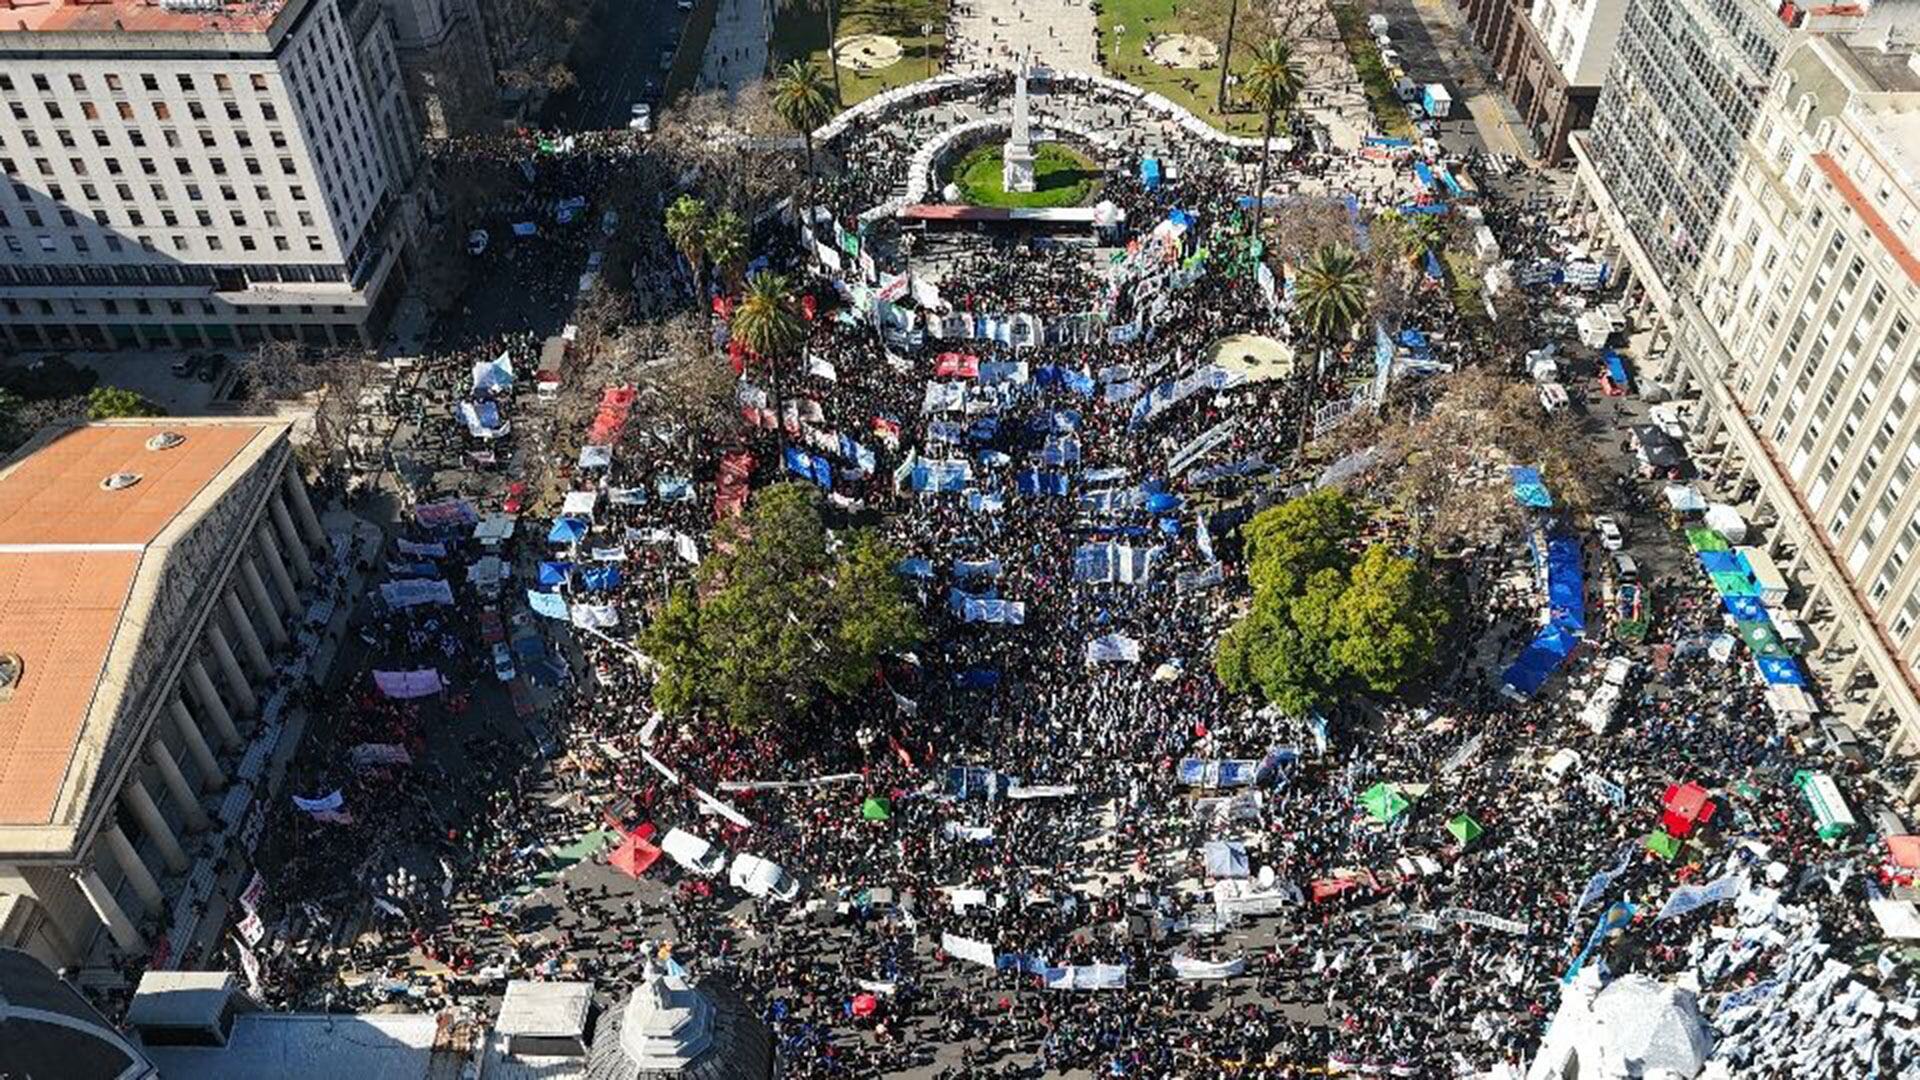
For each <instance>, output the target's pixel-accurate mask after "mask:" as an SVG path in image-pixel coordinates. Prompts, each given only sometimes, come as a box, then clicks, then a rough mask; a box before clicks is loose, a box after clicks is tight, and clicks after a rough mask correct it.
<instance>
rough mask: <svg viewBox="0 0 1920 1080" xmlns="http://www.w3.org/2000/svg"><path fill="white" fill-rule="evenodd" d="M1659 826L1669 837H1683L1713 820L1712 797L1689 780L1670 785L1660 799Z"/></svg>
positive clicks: (1704, 789)
mask: <svg viewBox="0 0 1920 1080" xmlns="http://www.w3.org/2000/svg"><path fill="white" fill-rule="evenodd" d="M1660 805H1661V807H1662V809H1663V812H1662V813H1661V815H1660V826H1661V829H1662V830H1663V831H1665V832H1666V833H1667V834H1668V835H1669V836H1675V837H1683V836H1686V835H1688V834H1689V833H1691V832H1693V827H1694V826H1695V825H1703V824H1705V823H1706V822H1708V821H1710V820H1712V818H1713V796H1712V794H1711V793H1709V792H1708V791H1707V789H1706V788H1703V787H1701V786H1700V785H1699V784H1696V783H1694V782H1693V781H1691V780H1689V781H1687V782H1686V783H1684V784H1670V785H1668V787H1667V791H1666V794H1665V795H1664V796H1663V797H1662V798H1661V800H1660Z"/></svg>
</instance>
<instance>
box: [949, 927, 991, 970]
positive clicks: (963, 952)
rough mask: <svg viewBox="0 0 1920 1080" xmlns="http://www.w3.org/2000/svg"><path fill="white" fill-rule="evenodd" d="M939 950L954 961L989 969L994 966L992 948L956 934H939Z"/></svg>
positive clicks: (987, 944) (985, 943)
mask: <svg viewBox="0 0 1920 1080" xmlns="http://www.w3.org/2000/svg"><path fill="white" fill-rule="evenodd" d="M940 948H941V949H942V950H943V951H945V952H946V954H947V955H948V956H951V957H953V958H954V959H955V960H966V961H970V962H972V963H975V964H981V965H983V966H985V967H989V968H990V967H993V966H994V964H993V946H992V945H991V944H989V943H988V942H985V941H979V940H976V939H974V938H964V937H961V936H960V935H958V934H941V935H940Z"/></svg>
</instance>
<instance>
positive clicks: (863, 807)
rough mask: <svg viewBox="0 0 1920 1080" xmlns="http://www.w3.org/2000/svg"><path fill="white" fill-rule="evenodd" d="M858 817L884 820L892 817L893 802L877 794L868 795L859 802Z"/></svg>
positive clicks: (867, 819) (868, 819)
mask: <svg viewBox="0 0 1920 1080" xmlns="http://www.w3.org/2000/svg"><path fill="white" fill-rule="evenodd" d="M860 817H861V818H862V819H863V820H866V821H886V820H888V819H890V818H892V817H893V804H892V803H891V802H889V801H888V800H886V799H882V798H879V797H878V796H872V795H870V796H868V797H867V799H866V801H865V802H863V803H861V804H860Z"/></svg>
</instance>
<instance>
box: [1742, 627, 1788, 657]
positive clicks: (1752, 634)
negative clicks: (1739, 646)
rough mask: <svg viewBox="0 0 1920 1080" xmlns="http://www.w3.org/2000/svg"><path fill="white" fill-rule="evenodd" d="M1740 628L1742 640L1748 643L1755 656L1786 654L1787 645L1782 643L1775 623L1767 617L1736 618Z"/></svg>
mask: <svg viewBox="0 0 1920 1080" xmlns="http://www.w3.org/2000/svg"><path fill="white" fill-rule="evenodd" d="M1734 625H1736V626H1738V627H1739V628H1740V640H1741V641H1744V642H1746V643H1747V648H1749V649H1751V650H1753V655H1755V656H1786V655H1787V647H1786V646H1785V645H1784V644H1782V643H1781V641H1780V635H1779V634H1778V633H1777V632H1775V630H1774V629H1773V624H1772V623H1771V622H1768V621H1767V620H1765V619H1755V620H1751V621H1749V620H1745V619H1742V620H1736V622H1735V624H1734Z"/></svg>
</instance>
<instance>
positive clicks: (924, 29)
mask: <svg viewBox="0 0 1920 1080" xmlns="http://www.w3.org/2000/svg"><path fill="white" fill-rule="evenodd" d="M920 36H921V37H922V38H925V39H926V42H927V44H926V46H925V48H926V50H927V78H929V79H931V78H933V24H932V23H930V22H923V23H921V24H920Z"/></svg>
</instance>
